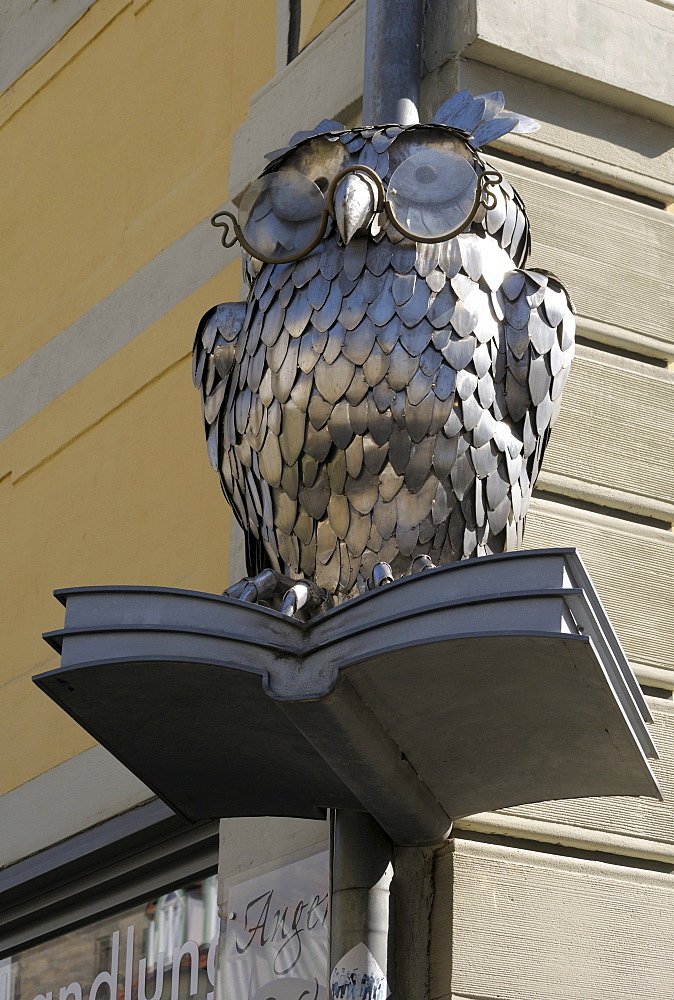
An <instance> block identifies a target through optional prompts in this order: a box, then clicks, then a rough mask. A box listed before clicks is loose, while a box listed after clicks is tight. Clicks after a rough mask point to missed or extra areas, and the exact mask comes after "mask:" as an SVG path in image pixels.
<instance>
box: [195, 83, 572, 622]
mask: <svg viewBox="0 0 674 1000" xmlns="http://www.w3.org/2000/svg"><path fill="white" fill-rule="evenodd" d="M503 106H504V100H503V95H502V94H500V93H498V92H496V93H492V94H485V95H482V96H480V97H477V98H473V97H472V95H471V94H469V93H468V92H467V91H461V92H460V93H458V94H456V95H454V97H452V98H451V99H450V100H449V101H447V102H446V103H445V104H444V105H443V106H442V107H441V108H440V110H439V111H438V112H437V114H436V116H435V119H434V121H433V122H432V123H430V124H419V125H411V126H407V127H404V128H403V127H401V126H399V125H386V126H384V125H382V126H378V127H374V126H368V127H362V128H354V129H344V127H343V126H342V125H340V124H339V123H338V122H333V121H323V122H321V124H320V125H318V126H317V127H316V128H315V129H313V130H312V131H311V132H300V133H297V134H296V135H295V136H293V138H292V139H291V140H290V145H289V147H288V148H286V149H283V150H277V151H275V152H274V153H272V154H269V158H270V159H271V160H272V162H271V164H270V165H269V166H268V167H267V168H266V169H265V170H264V172H263V173H262V175H261V176H260V177H259V178H258V180H257V181H255V182H254V183H253V184H251V186H250V187H249V188H248V190H247V192H246V194H245V195H244V197H243V199H242V201H241V204H240V208H239V214H238V218H235V217H234V216H233V215H231V214H230V213H227V212H223V213H219V214H218V215H217V216H214V218H213V223H214V225H222V226H223V228H224V235H223V243H224V244H225V245H226V246H231V245H232V244H233V242H234V241H235V240H238V241H239V243H240V244H241V246H242V247H243V250H244V258H245V260H244V267H245V273H246V277H247V280H248V283H249V286H250V292H249V294H248V299H247V301H246V302H235V303H227V304H225V305H219V306H216V307H215V308H213V309H211V310H209V312H207V313H206V315H205V316H204V317H203V319H202V320H201V323H200V324H199V328H198V331H197V335H196V339H195V344H194V380H195V384H196V385H197V386H198V387H200V388H201V393H202V402H203V413H204V420H205V426H206V435H207V444H208V454H209V457H210V461H211V464H212V465H213V467H214V468H215V469H216V470H217V471H218V472H219V474H220V480H221V484H222V489H223V491H224V493H225V496H226V498H227V500H228V501H229V503H230V504H231V505H232V507H233V509H234V513H235V516H236V518H237V520H238V522H239V524H240V525H241V527H242V528H243V531H244V533H245V539H246V560H247V568H248V572H249V574H250V577H249V578H247V579H246V580H243V581H241V583H239V584H237V585H235V586H234V587H232V588H230V589H229V590H228V591H226V593H227V594H229V595H230V596H232V597H238V598H241V599H244V600H255V601H258V602H260V603H263V604H266V605H268V606H271V607H275V608H277V609H279V610H282V611H283V612H284V613H286V614H294V615H297V616H298V617H300V618H307V617H311V615H313V614H315V613H317V612H319V611H321V610H324V609H325V608H326V607H329V606H331V604H333V603H339V602H341V601H343V600H344V599H346V598H349V597H351V596H355V595H357V594H358V593H362V592H363V591H364V590H366V589H368V588H369V587H373V586H378V585H380V584H382V583H385V582H388V581H390V580H393V579H397V578H399V577H401V576H404V575H405V574H407V573H410V572H415V571H417V570H420V569H424V568H428V567H432V566H434V565H436V564H443V563H449V562H454V561H456V560H459V559H467V558H470V557H473V556H482V555H488V554H490V553H497V552H504V551H510V550H513V549H517V548H519V547H520V545H521V543H522V533H523V529H524V520H525V516H526V514H527V510H528V507H529V501H530V498H531V492H532V488H533V486H534V483H535V481H536V477H537V475H538V472H539V469H540V466H541V461H542V459H543V453H544V451H545V447H546V444H547V441H548V438H549V435H550V428H551V426H552V424H553V423H554V421H555V419H556V417H557V414H558V412H559V409H560V404H561V393H562V389H563V387H564V383H565V381H566V378H567V375H568V372H569V365H570V363H571V359H572V356H573V352H574V329H575V323H574V317H573V307H572V305H571V302H570V300H569V298H568V295H567V293H566V291H565V289H564V288H563V286H562V285H561V283H560V282H559V281H558V280H557V278H555V277H554V276H553V275H552V274H550V273H548V272H546V271H544V270H537V269H525V267H524V264H525V261H526V259H527V256H528V253H529V247H530V240H529V225H528V221H527V216H526V212H525V209H524V204H523V203H522V200H521V199H520V197H519V195H518V194H517V192H516V191H515V190H514V189H513V188H512V187H511V185H510V184H509V183H508V182H507V181H506V180H505V179H504V178H503V177H502V176H501V174H500V173H498V171H496V170H494V169H493V168H491V167H490V166H489V165H488V164H487V163H486V162H485V161H484V160H483V159H482V158H481V156H480V154H479V153H478V150H479V148H480V147H481V146H482V145H484V144H486V143H488V142H490V141H492V140H493V139H496V138H498V137H499V136H501V135H504V134H505V133H506V132H509V131H519V132H530V131H534V130H535V129H537V128H538V127H539V126H538V123H536V122H534V121H532V120H531V119H528V118H524V117H523V116H520V115H515V114H510V113H505V112H504V111H503ZM298 581H299V582H298Z"/></svg>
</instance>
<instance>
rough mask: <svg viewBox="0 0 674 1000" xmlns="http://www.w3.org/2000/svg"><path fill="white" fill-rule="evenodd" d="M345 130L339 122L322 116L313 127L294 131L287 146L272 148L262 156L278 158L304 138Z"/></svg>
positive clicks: (272, 158) (266, 158)
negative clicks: (321, 119) (304, 130)
mask: <svg viewBox="0 0 674 1000" xmlns="http://www.w3.org/2000/svg"><path fill="white" fill-rule="evenodd" d="M345 131H346V128H345V126H344V125H342V123H341V122H336V121H333V120H332V119H331V118H324V119H323V121H322V122H319V123H318V125H315V126H314V128H312V129H309V130H308V131H306V132H295V135H293V136H292V137H291V139H290V141H289V143H288V145H287V146H283V147H282V148H281V149H272V151H271V153H265V154H264V158H265V160H278V159H279V157H281V156H284V155H285V154H286V153H289V152H290V150H291V149H293V148H294V147H295V146H299V144H300V143H301V142H304V140H305V139H311V138H312V136H314V135H327V134H328V133H334V132H345Z"/></svg>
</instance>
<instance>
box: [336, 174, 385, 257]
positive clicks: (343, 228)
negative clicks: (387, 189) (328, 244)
mask: <svg viewBox="0 0 674 1000" xmlns="http://www.w3.org/2000/svg"><path fill="white" fill-rule="evenodd" d="M332 205H333V212H334V215H335V222H336V223H337V229H338V230H339V235H340V236H341V238H342V243H344V245H345V246H346V244H347V243H348V242H349V240H351V239H352V237H354V236H355V235H356V233H364V232H367V230H368V229H369V228H370V225H371V223H372V220H373V219H374V217H375V215H376V208H377V192H376V189H375V186H374V184H373V183H372V181H370V179H369V178H368V177H367V176H366V175H365V174H359V173H357V172H355V171H354V172H352V173H349V174H347V175H346V176H345V177H343V178H342V180H341V181H340V182H339V183H338V184H337V186H336V188H335V191H334V195H333V198H332Z"/></svg>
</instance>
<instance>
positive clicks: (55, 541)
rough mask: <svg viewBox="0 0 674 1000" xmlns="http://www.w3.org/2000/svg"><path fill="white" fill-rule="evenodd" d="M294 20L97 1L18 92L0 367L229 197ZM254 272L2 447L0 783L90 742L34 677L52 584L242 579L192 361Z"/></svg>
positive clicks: (269, 6)
mask: <svg viewBox="0 0 674 1000" xmlns="http://www.w3.org/2000/svg"><path fill="white" fill-rule="evenodd" d="M275 28H276V14H275V3H274V2H273V0H257V2H256V3H250V2H249V0H217V2H213V0H189V2H185V0H97V2H96V3H95V4H94V5H93V6H92V7H91V8H90V10H89V11H88V12H87V14H85V15H84V16H83V17H82V18H81V19H80V20H79V21H78V22H77V23H76V24H75V25H74V26H73V28H71V30H70V31H69V32H68V33H67V34H66V35H65V36H64V37H63V38H62V39H61V41H60V42H58V43H57V44H56V45H55V46H54V47H53V48H52V50H51V51H50V52H48V53H47V54H46V55H45V56H44V57H43V58H42V59H40V60H39V62H38V63H36V64H35V65H34V66H33V67H31V69H29V70H28V71H27V72H26V73H24V74H23V76H22V77H21V78H20V79H19V80H17V81H16V83H15V84H14V85H13V86H12V87H11V88H10V89H9V90H8V91H7V92H6V93H5V94H3V95H2V96H1V97H0V244H1V245H2V246H3V248H4V250H3V251H1V252H2V260H1V262H0V273H2V280H3V288H6V289H9V290H11V294H3V295H2V296H1V297H0V377H2V376H4V375H6V374H7V372H10V371H12V370H13V369H14V368H15V367H16V366H17V365H19V364H20V363H21V362H22V361H24V360H25V359H26V358H28V357H29V356H30V355H31V354H32V353H33V352H34V351H36V350H37V349H38V348H40V347H41V346H42V345H44V344H45V343H47V342H48V341H49V340H51V338H53V337H54V336H56V335H57V334H58V333H59V332H60V331H62V330H63V329H65V328H66V327H67V326H68V325H69V324H71V323H72V322H73V321H75V320H76V319H78V318H79V317H81V316H82V315H83V314H84V313H86V312H87V311H88V310H89V309H90V308H92V307H93V306H95V305H96V303H98V302H99V301H100V300H101V299H103V298H104V297H105V296H106V295H108V294H109V293H110V292H112V291H113V290H115V289H116V288H118V287H120V286H122V285H123V284H124V282H125V281H127V280H128V279H129V278H131V277H132V276H133V275H134V274H135V273H136V272H137V271H138V270H139V269H140V268H141V267H143V265H145V264H146V263H148V262H149V261H151V260H153V259H154V258H155V257H156V256H157V254H158V253H160V251H161V250H162V249H163V248H165V247H167V246H169V245H170V244H171V243H173V242H174V241H175V240H177V239H178V238H179V237H180V236H181V235H183V234H184V233H186V232H188V231H190V230H191V229H192V228H193V227H194V226H195V225H196V224H197V223H199V222H200V221H201V220H203V219H204V218H205V217H207V216H208V215H209V214H210V212H212V211H213V209H214V208H215V207H216V206H218V205H219V204H220V203H221V202H222V201H224V200H225V198H226V197H227V172H228V163H229V150H230V146H231V138H232V134H233V132H234V131H235V130H236V128H237V127H238V126H239V125H240V124H241V122H242V121H243V120H245V118H246V117H247V114H248V101H249V98H250V96H251V95H252V94H253V93H254V92H255V91H256V90H258V89H259V88H260V87H261V86H262V85H263V84H264V83H265V82H266V81H267V80H268V79H269V78H270V77H271V76H272V75H273V72H274V53H275V42H276V39H275ZM217 252H218V244H217V235H215V234H214V253H217ZM239 288H240V269H239V266H238V264H237V265H232V266H231V267H230V268H228V269H227V270H226V272H223V273H222V275H220V276H218V277H217V278H215V279H213V280H212V281H209V282H208V283H207V284H205V285H204V286H203V287H201V288H200V289H198V291H196V292H194V293H193V294H192V295H190V296H189V297H188V298H187V299H185V300H184V301H183V302H182V303H180V305H178V306H177V307H176V308H174V309H173V310H172V311H170V312H168V313H167V314H166V315H165V316H164V317H163V318H162V319H161V320H159V321H158V322H156V323H155V324H154V325H153V326H151V327H150V328H149V329H147V330H146V331H145V332H144V333H142V334H141V335H140V336H139V337H137V338H136V339H135V340H134V341H132V342H131V343H130V344H129V345H128V346H127V347H125V348H124V349H123V350H121V351H119V352H118V353H117V354H115V355H114V356H113V357H112V358H111V359H110V360H108V361H107V362H106V363H104V364H103V365H101V366H99V367H98V368H96V369H95V370H94V371H93V372H92V373H91V374H90V375H88V376H87V377H86V378H84V379H83V380H82V381H80V382H79V383H78V384H77V385H75V386H74V387H73V388H72V389H70V390H69V391H68V392H65V393H64V394H63V395H61V396H60V397H58V398H57V399H55V400H54V401H53V402H52V403H50V404H49V405H48V406H46V407H45V408H44V409H43V410H41V411H40V412H39V413H38V414H37V415H36V416H35V417H33V418H32V419H31V420H30V421H28V422H27V423H26V424H24V425H23V426H22V427H21V428H20V429H19V430H18V431H16V432H15V433H14V434H12V435H11V436H10V437H9V438H7V439H6V440H5V441H4V442H2V443H0V524H2V526H3V528H2V532H3V535H2V537H3V541H2V559H1V562H2V570H3V572H2V575H1V577H0V609H1V614H2V643H1V650H0V702H1V703H2V706H3V712H2V717H3V730H2V739H1V752H0V760H1V761H2V763H1V764H0V794H2V793H4V792H6V791H8V790H10V789H12V788H14V787H16V786H18V785H20V784H22V783H23V782H25V781H27V780H29V779H30V778H32V777H34V776H35V775H37V774H39V773H42V772H43V771H44V770H46V769H48V768H51V767H53V766H55V765H56V764H59V763H61V762H62V761H64V760H66V759H68V758H69V757H70V756H72V755H73V754H75V753H78V752H80V751H81V750H83V749H85V748H86V747H87V746H89V745H91V742H92V741H91V740H90V738H89V737H88V736H87V735H86V734H85V733H84V732H83V731H82V730H81V729H80V728H79V727H78V726H77V725H75V723H73V722H71V721H70V720H69V719H68V718H67V717H66V716H65V714H64V713H63V712H61V711H60V710H58V709H57V708H56V707H55V706H54V705H53V704H52V703H51V702H50V701H49V700H48V699H47V698H46V697H45V696H44V695H43V694H42V693H41V692H39V691H38V690H37V689H36V688H35V687H34V685H33V684H32V683H31V676H32V675H33V674H35V673H37V672H39V671H41V670H46V669H50V668H51V667H55V666H56V665H57V662H58V661H57V657H56V655H55V654H50V653H49V648H48V647H47V646H46V645H45V644H44V642H43V641H42V639H41V636H40V633H41V631H42V630H48V629H53V628H58V627H60V626H61V625H62V622H63V609H62V608H61V606H60V605H59V604H58V603H57V602H56V601H55V600H54V598H53V597H52V596H51V592H52V590H53V589H55V588H57V587H64V586H66V587H67V586H73V585H87V584H101V583H126V584H152V585H158V586H162V585H168V586H176V585H179V586H184V587H187V588H193V589H203V590H211V591H219V590H222V588H223V587H224V586H225V585H226V584H227V577H228V539H229V525H230V515H229V508H228V507H227V506H226V504H225V502H224V500H223V498H222V497H221V494H220V488H219V485H218V481H217V477H216V476H215V474H214V473H213V471H212V470H211V468H210V466H209V465H208V462H207V459H206V452H205V443H204V440H203V432H202V427H201V416H200V412H199V399H198V394H197V393H196V391H195V390H194V388H193V387H192V384H191V375H190V361H189V357H188V356H189V353H190V350H191V341H192V336H193V333H194V329H195V326H196V323H197V321H198V319H199V317H200V316H201V314H202V313H203V311H204V310H205V309H206V308H208V307H209V306H210V305H212V304H214V303H215V302H218V301H226V300H228V299H230V300H231V299H236V298H238V296H239Z"/></svg>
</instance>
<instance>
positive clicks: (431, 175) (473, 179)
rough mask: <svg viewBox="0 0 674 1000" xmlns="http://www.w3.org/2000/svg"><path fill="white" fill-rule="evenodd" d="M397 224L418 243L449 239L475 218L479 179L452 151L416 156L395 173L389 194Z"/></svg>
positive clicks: (425, 151) (413, 155)
mask: <svg viewBox="0 0 674 1000" xmlns="http://www.w3.org/2000/svg"><path fill="white" fill-rule="evenodd" d="M386 196H387V201H388V206H389V211H390V213H391V216H392V218H393V222H394V223H395V225H396V226H398V227H399V228H400V229H401V230H402V231H403V232H405V233H406V234H407V235H409V236H411V237H413V238H414V239H417V240H422V241H423V240H426V241H428V240H441V239H448V238H449V237H450V236H452V235H453V234H454V233H456V232H458V231H460V230H461V229H463V228H464V226H465V225H466V224H467V223H468V222H469V221H470V219H471V218H472V216H473V215H474V214H475V211H476V209H477V203H478V177H477V174H476V173H475V170H474V168H473V166H472V164H471V163H470V162H469V161H468V160H467V159H466V158H465V156H461V155H460V154H459V153H456V152H454V151H453V150H451V149H425V150H421V151H420V152H417V153H414V154H412V155H411V156H409V157H408V158H407V159H406V160H403V162H402V163H401V164H400V166H399V167H397V168H396V170H395V171H394V172H393V175H392V177H391V180H390V182H389V186H388V191H387V195H386Z"/></svg>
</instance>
